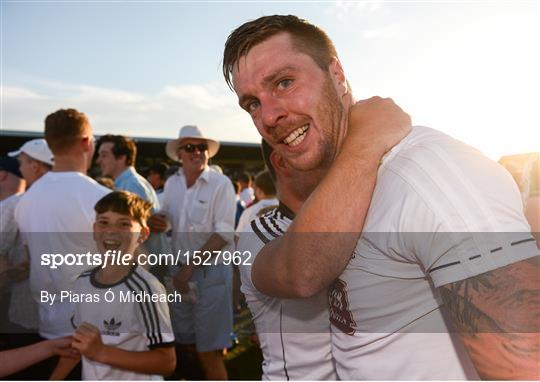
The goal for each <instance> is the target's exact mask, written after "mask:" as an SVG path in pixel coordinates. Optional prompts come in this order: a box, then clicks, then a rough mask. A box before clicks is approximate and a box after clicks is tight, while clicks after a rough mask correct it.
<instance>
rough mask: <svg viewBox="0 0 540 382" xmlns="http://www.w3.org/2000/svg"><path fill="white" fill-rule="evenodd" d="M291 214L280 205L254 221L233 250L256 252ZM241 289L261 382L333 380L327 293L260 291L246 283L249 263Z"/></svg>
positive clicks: (281, 230) (283, 226) (243, 267)
mask: <svg viewBox="0 0 540 382" xmlns="http://www.w3.org/2000/svg"><path fill="white" fill-rule="evenodd" d="M293 218H294V214H293V213H292V211H290V210H289V209H288V208H287V207H286V206H284V205H280V207H279V208H277V209H274V210H272V211H270V212H268V213H267V214H265V215H263V216H261V217H260V218H257V219H255V220H253V221H252V222H251V224H249V225H248V226H246V227H245V230H244V232H242V233H241V234H240V239H239V241H238V245H237V250H239V251H242V252H243V251H249V252H250V253H251V255H252V257H251V259H250V260H251V261H250V263H251V264H253V261H254V260H255V258H256V256H257V254H258V253H259V251H260V250H261V249H262V248H263V247H264V245H265V244H266V243H268V242H270V241H271V240H272V239H274V238H275V237H279V236H281V235H283V233H284V232H285V231H287V228H288V226H289V225H290V224H291V222H292V219H293ZM238 268H239V269H240V277H241V280H242V286H241V288H240V289H241V291H242V292H243V293H244V295H245V296H246V302H247V303H248V306H249V309H250V310H251V313H252V315H253V321H254V323H255V327H256V330H257V334H258V336H259V340H260V343H261V349H262V352H263V357H264V361H263V365H262V369H263V379H265V380H289V379H292V380H300V379H307V380H335V379H337V375H336V371H335V366H334V360H333V358H332V347H331V334H330V322H329V316H328V299H327V294H326V291H324V292H321V293H319V294H317V295H316V296H313V297H311V298H306V299H280V298H273V297H268V296H266V295H264V294H262V293H261V292H259V291H258V290H257V289H256V288H255V286H254V285H253V283H252V281H251V265H245V264H244V265H240V266H239V267H238Z"/></svg>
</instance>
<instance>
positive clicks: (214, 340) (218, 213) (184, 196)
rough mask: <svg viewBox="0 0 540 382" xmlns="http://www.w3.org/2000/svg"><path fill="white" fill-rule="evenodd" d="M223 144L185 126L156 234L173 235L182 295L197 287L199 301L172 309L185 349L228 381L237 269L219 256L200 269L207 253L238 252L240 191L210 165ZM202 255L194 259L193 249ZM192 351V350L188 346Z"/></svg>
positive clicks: (174, 145)
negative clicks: (177, 165) (169, 228)
mask: <svg viewBox="0 0 540 382" xmlns="http://www.w3.org/2000/svg"><path fill="white" fill-rule="evenodd" d="M218 150H219V143H218V142H216V141H215V140H213V139H209V138H206V137H205V136H204V135H203V133H202V132H201V130H200V129H199V128H198V127H196V126H184V127H182V129H181V130H180V135H179V137H178V138H177V139H174V140H171V141H170V142H168V143H167V147H166V152H167V155H168V156H169V157H170V158H171V159H173V160H175V161H179V162H181V163H182V167H181V168H180V170H178V172H177V173H176V174H174V175H172V176H171V177H170V178H169V179H168V180H167V182H166V183H165V189H164V191H163V193H164V197H163V207H162V212H163V214H162V215H154V216H153V217H152V218H151V219H150V221H149V225H150V227H151V229H152V230H154V231H155V230H164V229H166V227H167V226H168V224H170V225H171V226H172V231H173V240H172V242H173V253H181V254H182V256H181V259H180V261H181V262H183V265H182V266H181V268H180V269H179V270H178V268H175V269H174V272H175V274H174V277H173V284H174V285H175V287H176V288H177V289H179V290H180V291H181V292H182V293H185V292H187V291H188V288H189V287H188V286H187V282H188V281H191V282H195V283H197V287H198V288H197V289H198V293H199V296H198V302H196V303H188V302H185V301H183V302H182V303H175V304H172V305H171V314H172V321H173V329H174V332H175V337H176V342H177V343H179V344H180V345H192V344H195V350H196V352H197V356H198V358H199V360H200V362H201V365H202V367H203V370H204V373H205V376H206V378H207V379H211V380H217V379H226V378H227V371H226V370H225V365H224V363H223V359H222V350H223V348H226V347H229V346H230V345H231V339H230V333H231V332H232V268H231V265H230V264H228V265H226V264H223V262H222V258H221V257H220V256H216V255H215V254H214V256H213V257H211V258H209V259H208V261H207V263H210V265H197V264H200V260H201V258H202V260H205V259H206V257H205V256H202V252H204V251H229V252H232V251H233V246H234V244H233V234H234V213H235V207H236V205H235V193H234V189H233V185H232V183H231V181H230V180H229V179H228V178H227V177H226V176H224V175H222V174H219V173H218V172H216V171H213V170H211V169H210V168H209V166H208V159H209V158H211V157H213V156H214V155H216V153H217V152H218ZM199 250H200V251H202V252H201V255H199V254H197V255H195V256H193V255H194V251H199ZM184 348H186V349H189V347H187V346H186V347H184Z"/></svg>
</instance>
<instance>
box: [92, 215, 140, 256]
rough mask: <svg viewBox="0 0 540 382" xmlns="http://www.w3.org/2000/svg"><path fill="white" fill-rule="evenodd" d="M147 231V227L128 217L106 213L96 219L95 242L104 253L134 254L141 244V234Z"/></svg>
mask: <svg viewBox="0 0 540 382" xmlns="http://www.w3.org/2000/svg"><path fill="white" fill-rule="evenodd" d="M145 230H146V228H145V227H142V226H141V224H140V223H139V222H138V221H136V220H135V219H133V218H131V217H130V216H128V215H123V214H119V213H117V212H114V211H106V212H104V213H101V214H98V215H97V217H96V222H95V223H94V240H95V241H96V244H97V246H98V248H99V250H100V251H101V252H103V253H105V252H106V251H107V250H116V251H117V252H118V251H122V253H125V254H126V253H129V254H133V253H134V252H135V249H136V248H137V246H138V245H139V244H140V240H139V239H140V237H141V233H142V231H145ZM142 234H144V233H142Z"/></svg>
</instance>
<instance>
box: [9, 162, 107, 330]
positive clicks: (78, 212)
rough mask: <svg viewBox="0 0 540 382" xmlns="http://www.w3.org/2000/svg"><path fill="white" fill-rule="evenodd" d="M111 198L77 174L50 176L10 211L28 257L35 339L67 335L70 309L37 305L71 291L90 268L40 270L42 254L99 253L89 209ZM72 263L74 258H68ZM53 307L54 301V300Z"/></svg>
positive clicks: (66, 304) (92, 213) (66, 305)
mask: <svg viewBox="0 0 540 382" xmlns="http://www.w3.org/2000/svg"><path fill="white" fill-rule="evenodd" d="M109 192H111V190H109V189H108V188H105V187H103V186H101V185H99V184H98V183H97V182H95V181H94V180H93V179H91V178H89V177H88V176H86V175H84V174H82V173H79V172H53V171H49V172H48V173H46V174H45V175H43V176H42V177H41V178H39V179H38V180H37V181H36V182H34V183H33V184H32V187H30V189H29V190H28V191H26V192H25V193H24V194H23V196H22V197H21V200H20V201H19V204H18V205H17V207H16V209H15V219H16V221H17V224H18V225H19V229H20V231H21V233H22V235H23V241H24V242H25V244H26V245H27V246H28V249H29V253H30V288H31V290H32V295H33V297H34V300H35V301H36V302H37V303H38V305H39V334H40V335H41V336H42V337H45V338H56V337H61V336H64V335H67V334H70V333H71V324H70V322H69V319H70V317H71V315H72V313H73V306H72V304H71V303H69V302H67V301H65V302H64V303H54V304H52V305H51V304H49V303H45V302H44V303H40V301H41V295H42V293H44V292H48V293H50V294H55V295H58V296H59V295H60V293H61V291H66V290H70V289H71V288H72V287H73V284H74V282H75V279H76V278H77V276H78V275H79V274H81V272H83V271H85V270H87V269H89V268H91V267H92V265H88V264H77V263H73V264H71V265H63V266H58V268H56V269H52V268H51V267H50V266H47V265H41V263H42V261H41V260H42V255H43V254H60V255H62V257H63V258H66V256H65V255H66V254H84V253H87V252H89V251H90V252H91V253H92V254H94V253H98V250H97V247H96V244H95V242H94V239H93V237H92V223H93V222H94V220H95V211H94V205H95V204H96V202H97V201H98V200H99V199H101V198H102V197H103V196H105V195H106V194H108V193H109ZM72 260H73V258H72ZM57 301H58V300H57Z"/></svg>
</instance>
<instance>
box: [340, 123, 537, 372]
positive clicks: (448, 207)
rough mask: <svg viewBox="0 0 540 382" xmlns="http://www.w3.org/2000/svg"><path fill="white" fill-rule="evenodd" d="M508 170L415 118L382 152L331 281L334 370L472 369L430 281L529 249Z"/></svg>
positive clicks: (495, 264)
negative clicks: (365, 207) (367, 200)
mask: <svg viewBox="0 0 540 382" xmlns="http://www.w3.org/2000/svg"><path fill="white" fill-rule="evenodd" d="M522 211H523V209H522V204H521V199H520V195H519V192H518V191H517V188H516V186H515V184H514V182H513V180H512V178H511V176H510V175H509V174H508V172H506V171H505V170H504V169H503V168H502V167H501V166H499V165H498V164H497V163H495V162H492V161H490V160H488V159H487V158H485V157H484V156H483V155H482V154H481V153H480V152H478V151H477V150H475V149H473V148H471V147H469V146H466V145H465V144H463V143H461V142H459V141H456V140H454V139H452V138H450V137H448V136H446V135H444V134H442V133H440V132H437V131H435V130H432V129H429V128H425V127H415V128H414V129H413V131H412V132H411V134H410V135H409V136H407V137H406V138H405V139H404V140H403V141H402V142H401V143H400V144H398V145H397V146H396V147H394V148H393V149H392V150H391V151H390V152H389V153H388V154H387V155H386V156H385V158H383V161H382V165H381V167H380V169H379V173H378V177H377V184H376V187H375V191H374V194H373V198H372V200H371V205H370V209H369V212H368V215H367V218H366V222H365V224H364V233H363V234H362V237H361V239H360V240H359V241H358V244H357V246H356V249H355V251H354V253H353V255H352V257H351V260H350V262H349V264H348V265H347V268H346V269H345V271H344V272H343V273H342V274H341V275H340V277H339V279H338V280H336V282H335V283H334V285H333V286H332V287H331V288H330V291H329V296H330V318H331V322H332V324H333V325H332V331H333V333H334V334H333V337H332V340H333V351H334V356H335V358H336V367H337V371H338V375H339V377H340V378H341V379H358V380H364V379H368V380H370V379H371V380H372V379H384V380H396V379H407V380H424V379H429V380H448V379H454V380H461V379H472V378H478V377H477V375H476V373H475V371H474V368H473V366H472V363H471V361H470V359H469V357H468V355H467V354H466V351H465V349H464V347H463V345H462V343H461V341H460V339H459V336H458V335H457V334H448V333H447V331H448V330H447V329H446V328H447V325H446V324H445V321H446V318H445V311H444V310H441V309H440V306H441V305H442V301H441V299H440V296H439V293H438V291H437V289H436V288H437V287H440V286H442V285H445V284H448V283H452V282H455V281H458V280H464V279H467V278H470V277H473V276H475V275H478V274H481V273H484V272H487V271H489V270H493V269H496V268H499V267H502V266H505V265H507V264H510V263H513V262H516V261H519V260H522V259H525V258H528V257H531V256H535V255H537V254H538V250H537V249H536V248H535V244H534V239H532V237H531V234H530V230H529V227H528V225H527V222H526V220H525V218H524V217H523V212H522Z"/></svg>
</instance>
